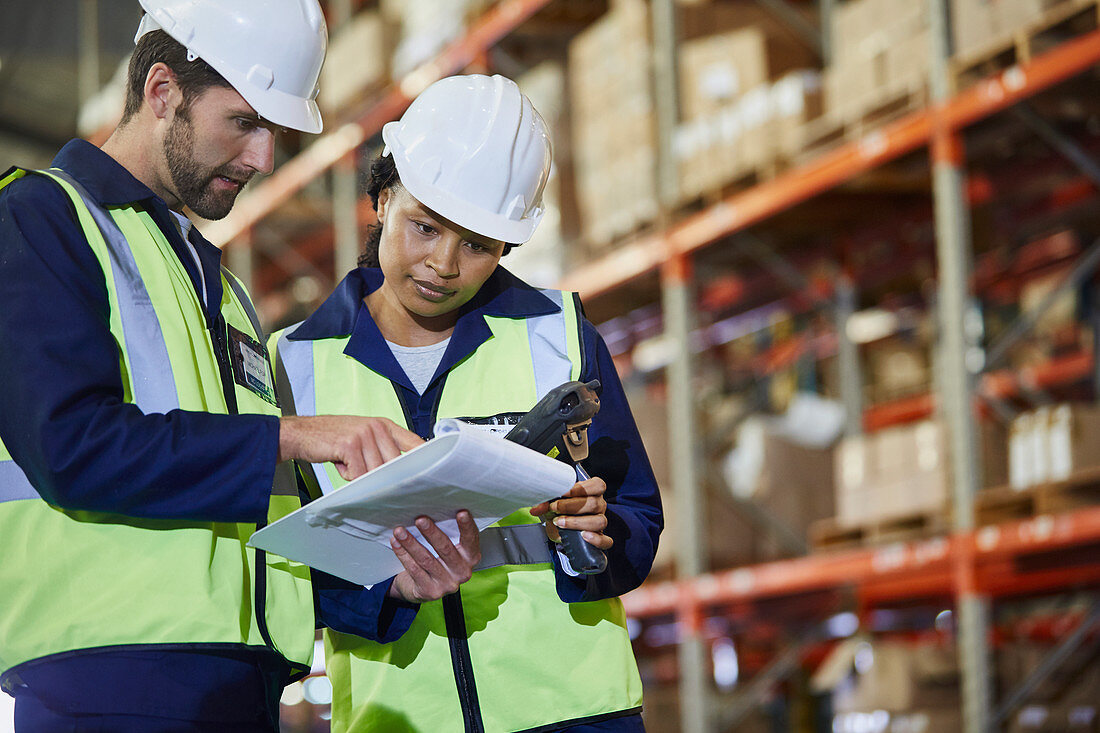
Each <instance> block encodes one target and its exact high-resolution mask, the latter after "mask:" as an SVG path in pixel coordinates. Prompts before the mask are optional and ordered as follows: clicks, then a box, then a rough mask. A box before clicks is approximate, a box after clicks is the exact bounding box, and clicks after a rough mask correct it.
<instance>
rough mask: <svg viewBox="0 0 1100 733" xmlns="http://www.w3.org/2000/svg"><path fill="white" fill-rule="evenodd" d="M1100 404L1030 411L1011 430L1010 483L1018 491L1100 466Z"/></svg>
mask: <svg viewBox="0 0 1100 733" xmlns="http://www.w3.org/2000/svg"><path fill="white" fill-rule="evenodd" d="M1098 444H1100V407H1097V406H1095V405H1091V404H1062V405H1057V406H1054V407H1042V408H1039V409H1038V410H1034V411H1032V412H1026V413H1024V414H1022V415H1020V416H1019V417H1017V418H1016V419H1015V420H1013V422H1012V425H1011V427H1010V429H1009V449H1008V456H1009V477H1008V483H1009V485H1010V486H1011V487H1012V488H1013V489H1016V490H1018V491H1019V490H1023V489H1026V488H1028V487H1030V486H1035V485H1038V484H1044V483H1048V482H1051V481H1062V480H1065V479H1067V478H1069V477H1070V476H1072V475H1073V474H1074V473H1076V472H1079V471H1082V470H1086V469H1090V468H1097V467H1100V454H1098V453H1097V450H1096V446H1097V445H1098Z"/></svg>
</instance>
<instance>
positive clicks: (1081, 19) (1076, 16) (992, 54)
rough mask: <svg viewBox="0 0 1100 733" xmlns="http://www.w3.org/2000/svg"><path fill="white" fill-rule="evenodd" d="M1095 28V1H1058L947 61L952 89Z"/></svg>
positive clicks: (1098, 23)
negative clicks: (1034, 15) (1020, 23)
mask: <svg viewBox="0 0 1100 733" xmlns="http://www.w3.org/2000/svg"><path fill="white" fill-rule="evenodd" d="M1097 27H1100V3H1098V0H1062V1H1061V2H1058V3H1057V4H1055V5H1052V6H1051V7H1049V8H1047V9H1046V10H1044V11H1043V13H1042V15H1040V16H1038V17H1036V18H1035V19H1033V20H1031V21H1029V22H1027V23H1025V24H1024V25H1022V26H1020V27H1019V28H1016V29H1014V30H1012V31H1007V32H1005V33H1002V34H999V35H997V36H994V37H991V38H990V39H989V40H988V42H986V43H985V44H983V45H982V46H980V47H978V48H975V49H972V50H970V51H967V52H966V53H964V54H958V55H956V56H955V57H954V58H953V59H951V62H950V71H951V78H952V83H953V84H954V86H955V88H956V89H963V88H966V87H967V86H970V85H971V84H973V83H974V82H975V81H980V80H981V79H983V78H985V77H988V76H990V75H991V74H995V73H997V72H1000V71H1004V70H1006V69H1009V68H1012V67H1013V66H1016V65H1019V64H1026V63H1028V62H1029V61H1030V60H1031V58H1032V56H1034V55H1035V54H1036V53H1038V52H1041V51H1042V50H1043V48H1044V47H1046V46H1050V45H1053V44H1055V43H1057V42H1059V41H1062V40H1065V39H1066V38H1070V37H1072V36H1076V35H1081V34H1082V33H1087V32H1089V31H1093V30H1096V29H1097Z"/></svg>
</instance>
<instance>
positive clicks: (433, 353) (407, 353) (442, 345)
mask: <svg viewBox="0 0 1100 733" xmlns="http://www.w3.org/2000/svg"><path fill="white" fill-rule="evenodd" d="M450 342H451V339H450V337H449V336H448V337H447V338H445V339H443V340H442V341H440V342H439V343H438V344H429V345H428V346H399V345H398V344H395V343H393V342H392V341H387V342H386V343H387V344H389V346H390V351H392V352H393V356H394V358H395V359H397V363H398V364H400V365H401V368H402V369H404V370H405V374H407V375H408V377H409V381H410V382H412V385H413V386H414V387H416V391H417V392H418V393H419V394H424V390H425V389H427V387H428V383H429V382H430V381H431V380H432V375H434V374H435V370H436V369H437V368H439V362H441V361H443V352H444V351H446V350H447V344H449V343H450Z"/></svg>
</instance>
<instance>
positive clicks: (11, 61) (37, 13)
mask: <svg viewBox="0 0 1100 733" xmlns="http://www.w3.org/2000/svg"><path fill="white" fill-rule="evenodd" d="M0 7H2V10H0V17H3V22H0V169H4V168H6V167H7V166H8V165H11V164H15V163H18V164H19V165H24V166H41V165H44V164H46V163H49V161H50V158H51V157H52V156H53V153H54V152H55V151H56V150H57V149H58V148H59V147H61V146H62V145H63V144H65V142H66V141H68V140H69V139H70V138H72V137H75V136H76V135H77V114H78V111H79V109H80V102H81V100H80V90H79V86H80V82H79V74H78V68H79V64H78V60H79V58H80V55H81V48H80V37H81V35H80V25H81V19H82V18H84V17H91V18H94V20H95V24H96V28H95V30H96V33H95V39H96V47H97V48H98V52H99V53H98V59H99V61H98V65H99V68H98V73H96V74H95V77H96V78H95V81H96V84H95V86H96V87H99V86H101V85H102V84H104V83H105V82H106V81H107V80H109V79H110V78H111V76H112V75H113V74H114V73H115V70H116V68H117V67H118V65H119V64H120V63H121V62H122V60H123V59H125V58H127V57H128V55H129V53H130V49H131V48H133V34H134V30H135V29H136V28H137V24H138V20H139V18H140V17H141V9H140V6H139V5H138V3H137V2H136V1H134V0H98V1H96V0H48V2H43V1H42V0H0ZM91 10H94V14H91V13H90V11H91ZM84 14H87V15H84Z"/></svg>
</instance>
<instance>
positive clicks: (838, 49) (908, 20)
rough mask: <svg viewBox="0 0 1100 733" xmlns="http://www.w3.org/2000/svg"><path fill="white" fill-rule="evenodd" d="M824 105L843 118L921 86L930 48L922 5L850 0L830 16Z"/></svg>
mask: <svg viewBox="0 0 1100 733" xmlns="http://www.w3.org/2000/svg"><path fill="white" fill-rule="evenodd" d="M832 33H833V36H832V37H833V49H834V56H833V61H832V64H831V65H830V67H829V68H828V69H826V71H825V81H824V86H825V108H826V110H827V111H828V113H829V114H831V115H834V116H835V117H836V118H837V119H839V120H841V121H850V120H855V119H859V118H860V117H862V116H863V115H864V114H866V113H867V112H869V111H872V110H873V109H875V108H877V107H879V106H881V105H883V104H885V103H889V102H893V101H895V100H896V99H898V98H900V97H902V96H904V95H905V94H908V93H911V92H913V91H915V90H918V89H921V88H923V87H924V82H925V79H926V78H927V76H928V67H929V59H930V56H931V46H930V41H929V37H928V24H927V21H926V7H925V3H923V2H917V3H913V2H905V1H904V0H848V2H846V3H843V4H841V5H838V6H837V7H836V8H835V10H834V12H833V17H832Z"/></svg>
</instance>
